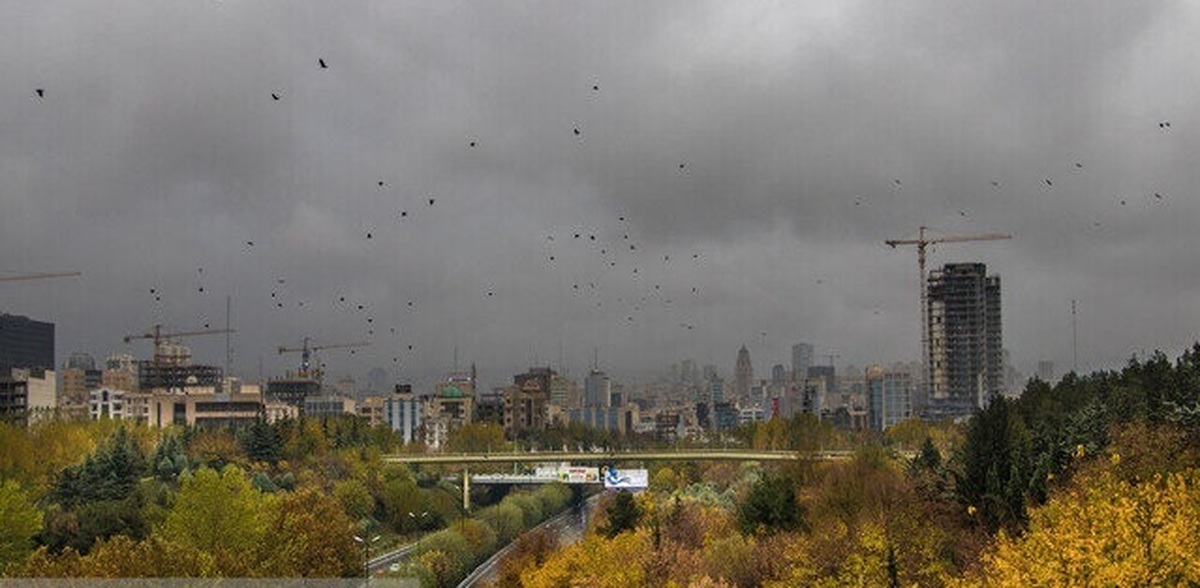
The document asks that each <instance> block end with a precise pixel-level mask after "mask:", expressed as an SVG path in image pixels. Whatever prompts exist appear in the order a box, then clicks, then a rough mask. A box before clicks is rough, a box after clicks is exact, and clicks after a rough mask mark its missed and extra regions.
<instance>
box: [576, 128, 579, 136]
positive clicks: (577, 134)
mask: <svg viewBox="0 0 1200 588" xmlns="http://www.w3.org/2000/svg"><path fill="white" fill-rule="evenodd" d="M575 136H576V137H578V136H579V127H575Z"/></svg>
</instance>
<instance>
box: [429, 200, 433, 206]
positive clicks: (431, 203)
mask: <svg viewBox="0 0 1200 588" xmlns="http://www.w3.org/2000/svg"><path fill="white" fill-rule="evenodd" d="M429 205H430V206H433V198H430V199H429Z"/></svg>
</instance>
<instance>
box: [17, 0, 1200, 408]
mask: <svg viewBox="0 0 1200 588" xmlns="http://www.w3.org/2000/svg"><path fill="white" fill-rule="evenodd" d="M1197 30H1200V5H1197V4H1195V3H1189V2H1183V1H1179V2H1151V3H1147V2H1142V1H1129V2H1092V1H1082V0H1081V1H1076V2H1054V3H1047V2H1042V1H1034V0H1028V1H1023V0H1022V1H1014V0H1004V1H996V2H971V3H964V2H957V1H949V0H947V1H941V2H934V1H915V2H884V1H875V2H851V1H845V0H838V1H835V2H816V1H811V2H809V1H806V2H782V1H781V2H742V1H739V2H728V1H724V0H715V1H712V2H657V1H656V2H636V1H634V2H608V1H605V2H562V1H554V2H447V1H440V0H439V1H427V2H373V3H367V2H319V3H318V2H283V1H276V2H268V1H257V0H256V1H239V0H217V1H199V0H186V1H185V0H165V1H155V2H101V3H98V2H83V1H80V2H61V1H56V0H47V1H43V2H15V1H14V2H3V3H0V79H3V81H4V83H3V84H0V88H2V89H3V90H2V91H0V199H2V200H0V202H2V204H3V207H2V209H0V210H2V214H0V251H3V256H2V258H0V271H3V272H5V274H9V275H12V274H19V273H26V272H34V271H55V270H79V271H82V272H83V276H82V277H78V278H68V279H57V280H37V281H23V282H4V283H0V310H3V311H6V312H10V313H15V314H24V315H28V316H31V317H34V318H37V319H41V320H48V321H52V322H54V323H56V324H57V337H58V356H59V357H58V359H59V361H60V362H61V361H64V360H65V359H66V356H67V354H69V353H70V352H71V351H76V350H80V351H87V352H90V353H93V354H94V355H96V356H97V358H98V359H102V358H103V357H104V356H106V355H108V354H109V353H113V352H120V351H130V352H133V353H135V354H137V355H139V356H148V355H149V354H150V351H151V349H150V347H151V346H150V344H149V343H147V342H144V341H138V342H134V343H132V344H128V345H126V344H124V343H122V341H121V337H122V336H123V335H126V334H131V333H139V332H145V331H146V330H148V329H149V328H150V327H151V325H154V324H156V323H162V324H163V325H165V326H166V328H168V329H169V330H196V329H203V328H205V325H208V328H218V327H222V326H224V322H225V301H226V296H227V295H228V296H229V297H231V301H232V308H233V312H232V322H233V325H234V327H235V328H236V329H237V333H236V334H234V335H233V336H232V346H233V357H234V361H233V365H234V371H235V372H236V373H237V374H239V375H243V376H245V377H247V378H256V377H257V376H258V374H259V364H260V362H261V365H262V369H263V372H264V374H265V375H267V376H273V375H280V374H281V373H282V372H283V370H285V369H289V368H291V369H294V367H295V365H296V364H297V363H298V358H296V357H295V356H290V355H284V356H280V355H279V354H278V353H277V352H276V348H277V347H278V346H279V345H299V344H300V343H301V341H302V339H303V338H304V337H305V336H310V337H312V338H313V339H314V341H315V342H316V343H318V344H336V343H349V342H355V341H364V340H369V341H371V342H373V345H372V346H371V347H367V348H360V349H357V350H355V352H354V353H353V354H351V353H350V352H348V351H346V350H336V351H335V350H329V351H325V352H324V353H323V354H322V360H323V361H325V362H326V363H327V364H328V368H329V371H330V373H331V375H333V376H335V377H336V376H341V375H344V374H350V375H354V376H357V377H359V378H360V379H361V378H362V377H363V375H364V374H365V372H366V370H367V369H369V368H370V367H373V366H379V367H383V368H385V369H387V370H389V373H390V374H391V376H392V377H393V378H396V379H400V380H413V381H418V382H422V381H428V380H429V379H430V378H433V377H436V376H438V375H439V374H444V373H445V372H447V371H449V370H450V369H452V368H453V367H454V350H455V348H456V347H457V349H458V358H459V365H460V367H466V366H467V365H469V364H470V363H471V362H476V363H477V364H478V366H479V370H480V374H481V379H482V380H483V383H484V384H485V385H493V384H501V383H503V382H505V381H507V380H509V379H510V378H511V376H512V374H514V373H517V372H519V371H523V370H524V369H525V368H527V367H529V366H530V365H531V364H533V363H535V362H536V363H538V364H542V365H544V364H546V363H550V364H552V365H554V366H559V367H563V368H566V369H568V370H569V372H570V373H572V374H574V375H581V374H582V373H583V372H584V371H585V370H586V369H587V366H588V365H589V363H590V362H591V360H592V357H593V353H594V352H595V351H596V350H597V349H598V355H599V359H600V364H601V367H603V368H605V369H607V370H608V371H610V372H612V373H615V374H618V375H621V376H624V377H635V376H643V375H645V374H649V373H655V372H663V371H665V370H666V369H667V366H668V365H669V364H670V363H672V362H677V361H679V360H681V359H685V358H691V359H695V360H697V361H698V362H699V363H701V364H705V363H714V364H717V365H718V367H719V368H720V370H721V372H722V373H723V374H724V375H726V376H731V375H732V371H733V364H734V360H735V356H736V352H737V349H738V348H739V347H740V346H741V345H743V344H745V345H746V346H747V347H748V348H749V349H750V352H751V358H752V359H753V360H754V363H755V368H756V371H757V372H758V373H759V374H764V376H765V375H766V374H767V373H769V369H770V366H771V365H772V364H774V363H788V361H789V349H790V346H791V345H792V344H793V343H796V342H799V341H807V342H811V343H812V344H813V345H814V346H815V347H816V350H817V353H818V355H820V354H825V353H832V354H838V355H839V356H840V358H839V359H838V360H837V361H838V363H839V365H840V364H844V363H855V364H858V365H862V364H865V363H877V362H878V363H889V362H893V361H907V360H915V359H917V358H918V357H919V354H920V350H919V347H920V328H919V304H918V289H917V284H918V282H917V264H916V253H915V251H914V250H913V249H912V248H911V247H909V248H900V249H891V248H889V247H887V246H885V245H884V243H883V242H884V240H885V239H896V238H909V237H915V236H916V234H917V230H918V227H919V226H922V225H925V226H929V227H932V232H933V233H934V234H937V235H973V234H978V233H987V232H995V231H1001V232H1007V233H1011V234H1012V235H1013V236H1014V238H1013V239H1012V240H1011V241H995V242H982V243H963V244H947V245H943V246H941V247H937V248H932V251H931V255H930V262H929V265H930V267H931V268H933V267H938V266H940V265H941V264H943V263H948V262H962V261H981V262H984V263H986V264H987V265H988V269H989V271H990V272H992V273H996V274H999V275H1000V276H1001V281H1002V291H1003V294H1002V298H1003V315H1004V319H1003V324H1004V327H1003V328H1004V335H1003V336H1004V345H1005V347H1006V348H1008V349H1009V350H1010V351H1011V354H1012V358H1013V361H1014V363H1015V364H1016V365H1017V367H1018V368H1021V369H1024V370H1030V369H1031V368H1032V367H1033V364H1034V363H1035V362H1036V361H1037V360H1039V359H1049V360H1053V361H1055V362H1056V364H1057V365H1058V366H1059V367H1060V368H1064V367H1068V366H1069V365H1070V363H1071V361H1072V342H1071V312H1070V308H1071V300H1072V299H1076V300H1078V309H1079V311H1078V323H1077V325H1078V336H1079V344H1078V354H1079V363H1080V368H1081V369H1082V370H1090V369H1093V368H1103V367H1118V366H1120V365H1121V364H1122V363H1123V362H1124V361H1125V360H1126V359H1127V358H1128V357H1130V355H1131V354H1135V353H1137V354H1142V353H1146V352H1150V351H1152V350H1154V349H1161V350H1163V351H1165V352H1167V353H1168V354H1169V355H1171V356H1172V357H1174V355H1176V354H1177V353H1178V352H1179V351H1180V350H1182V349H1183V348H1186V347H1189V346H1190V345H1191V344H1192V342H1194V341H1196V340H1197V339H1198V338H1200V335H1198V334H1197V324H1198V323H1197V314H1198V309H1200V272H1198V271H1196V268H1197V264H1198V263H1200V262H1197V261H1196V253H1197V251H1200V247H1197V246H1198V245H1200V232H1198V231H1197V229H1196V221H1197V219H1200V202H1198V201H1197V197H1196V194H1195V187H1196V186H1197V185H1200V183H1198V182H1197V179H1198V178H1197V175H1198V173H1200V172H1198V171H1197V170H1198V166H1197V161H1198V156H1200V144H1198V141H1200V133H1198V132H1197V126H1198V125H1200V117H1198V114H1200V109H1197V96H1198V94H1197V91H1198V90H1200V88H1198V85H1200V36H1197V35H1196V34H1195V32H1196V31H1197ZM318 60H324V62H325V65H326V66H327V67H325V68H322V67H321V66H320V64H319V62H318ZM38 89H41V90H42V93H41V94H42V95H40V96H39V94H38V92H37V90H38ZM273 94H274V96H275V97H278V99H276V98H275V97H273V96H272V95H273ZM380 182H382V184H380ZM431 203H432V204H431ZM576 234H578V235H579V237H578V238H576V236H575V235H576ZM360 305H361V307H362V309H361V310H360V309H359V306H360ZM186 343H187V344H189V345H190V346H192V347H193V349H194V351H195V352H196V358H197V360H199V361H202V362H205V363H213V364H218V365H220V364H222V363H223V362H224V357H225V351H224V350H225V340H224V337H223V336H219V335H218V336H207V337H195V338H190V339H187V340H186ZM410 346H411V349H410ZM560 358H561V363H560ZM820 361H822V362H824V361H826V360H820Z"/></svg>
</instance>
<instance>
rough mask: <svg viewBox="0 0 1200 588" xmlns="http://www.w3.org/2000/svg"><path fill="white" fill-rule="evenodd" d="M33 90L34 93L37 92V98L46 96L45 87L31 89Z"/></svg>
mask: <svg viewBox="0 0 1200 588" xmlns="http://www.w3.org/2000/svg"><path fill="white" fill-rule="evenodd" d="M33 92H34V93H35V94H37V96H38V98H45V97H46V89H45V88H34V89H33Z"/></svg>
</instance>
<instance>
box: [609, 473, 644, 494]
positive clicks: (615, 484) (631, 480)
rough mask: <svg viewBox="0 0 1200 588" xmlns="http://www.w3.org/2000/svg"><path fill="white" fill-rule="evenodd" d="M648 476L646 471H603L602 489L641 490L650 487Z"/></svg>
mask: <svg viewBox="0 0 1200 588" xmlns="http://www.w3.org/2000/svg"><path fill="white" fill-rule="evenodd" d="M649 482H650V474H649V472H647V471H646V470H618V469H617V468H606V469H605V470H604V487H605V488H617V489H622V488H623V489H627V490H643V489H645V488H646V487H647V486H649V485H650V483H649Z"/></svg>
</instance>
